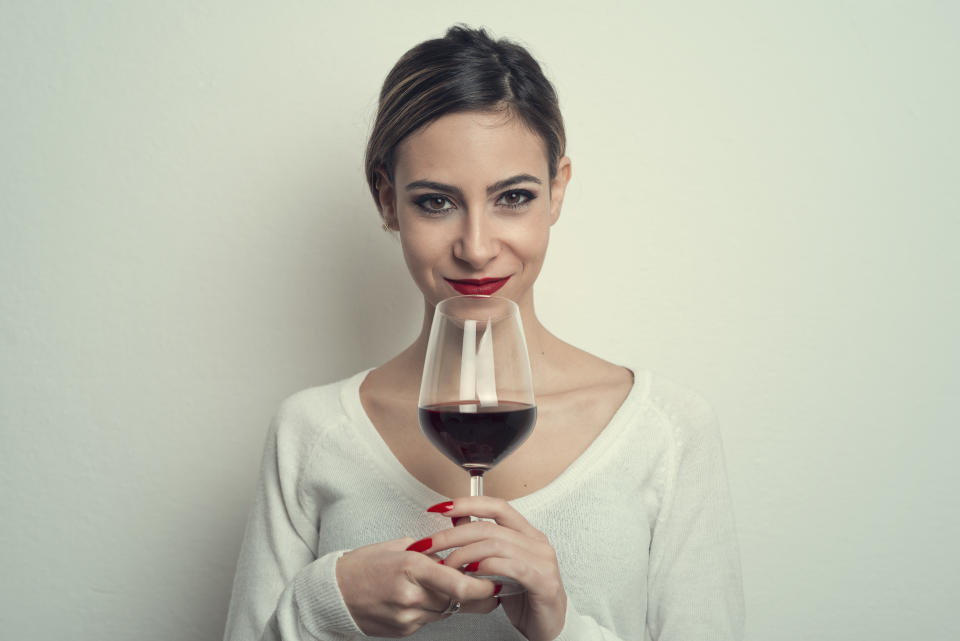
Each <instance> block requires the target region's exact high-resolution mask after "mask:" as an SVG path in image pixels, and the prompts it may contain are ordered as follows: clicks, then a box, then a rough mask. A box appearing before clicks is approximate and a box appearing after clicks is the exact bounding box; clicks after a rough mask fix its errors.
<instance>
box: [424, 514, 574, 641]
mask: <svg viewBox="0 0 960 641" xmlns="http://www.w3.org/2000/svg"><path fill="white" fill-rule="evenodd" d="M448 505H450V503H445V504H444V503H442V504H440V505H438V506H434V507H435V508H441V509H440V510H433V511H441V512H442V514H443V515H444V516H448V517H451V518H452V519H453V520H454V524H455V525H456V527H454V528H451V529H448V530H441V531H440V532H437V533H436V534H434V535H433V536H432V537H431V538H430V546H429V547H427V548H426V549H424V550H423V551H424V552H425V553H435V552H439V551H441V550H447V549H451V548H457V549H454V550H453V552H451V553H450V554H449V556H447V558H446V561H445V562H446V566H447V567H448V568H460V567H463V566H465V565H467V564H471V563H473V564H476V565H475V566H472V567H471V568H470V569H471V571H476V572H479V573H481V574H499V575H502V576H507V577H510V578H512V579H515V580H516V581H517V582H519V583H521V584H522V585H523V586H524V587H525V588H526V589H527V591H526V593H524V594H518V595H516V596H507V597H502V599H501V601H502V604H503V609H504V611H505V612H506V613H507V616H508V617H509V618H510V622H511V623H513V626H514V627H515V628H517V630H519V631H520V632H521V633H522V634H523V635H524V636H525V637H526V638H527V639H529V641H551V640H552V639H555V638H556V637H557V635H559V634H560V631H561V630H562V629H563V621H564V617H565V616H566V612H567V593H566V592H565V591H564V589H563V581H562V580H561V578H560V568H559V567H558V566H557V555H556V552H554V549H553V546H552V545H550V541H548V540H547V537H546V535H544V534H543V533H542V532H540V531H539V530H537V529H536V528H534V527H533V526H532V525H530V523H529V522H527V520H526V519H525V518H524V517H523V515H522V514H520V513H519V512H517V511H516V510H515V509H513V507H512V506H511V505H510V504H509V503H507V502H506V501H504V500H503V499H498V498H494V497H490V496H475V497H467V498H462V499H456V500H454V501H452V506H451V507H449V508H448V507H447V506H448ZM431 509H433V508H431ZM466 516H477V517H481V518H488V519H493V520H494V521H496V523H490V522H486V521H474V522H472V523H464V522H463V519H462V518H458V517H466ZM424 541H426V539H424Z"/></svg>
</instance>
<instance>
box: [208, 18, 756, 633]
mask: <svg viewBox="0 0 960 641" xmlns="http://www.w3.org/2000/svg"><path fill="white" fill-rule="evenodd" d="M366 170H367V179H368V182H369V185H370V189H371V193H372V194H373V196H374V199H375V202H376V204H377V207H378V208H379V210H380V214H381V216H382V219H383V224H384V226H385V228H386V229H389V230H393V231H394V232H397V233H398V234H399V237H400V242H401V245H402V248H403V254H404V258H405V260H406V263H407V266H408V268H409V270H410V274H411V276H412V277H413V279H414V281H415V282H416V284H417V286H418V287H419V288H420V290H421V292H422V293H423V299H424V321H423V327H422V330H421V332H420V335H419V336H418V337H417V339H416V340H415V341H414V342H413V344H412V345H410V346H409V347H408V348H407V349H406V350H404V351H403V352H401V353H400V354H399V355H398V356H396V357H395V358H394V359H393V360H391V361H389V362H388V363H386V364H384V365H381V366H380V367H378V368H376V369H374V370H372V371H367V372H361V373H360V374H357V375H356V376H353V377H351V378H349V379H346V380H344V381H340V382H338V383H334V384H331V385H327V386H324V387H320V388H315V389H310V390H306V391H304V392H301V393H299V394H297V395H294V396H293V397H291V398H290V399H288V400H287V401H286V402H285V403H284V404H283V406H282V407H281V409H280V412H279V413H278V415H277V417H276V419H275V420H274V423H273V425H272V427H271V430H270V433H269V437H268V442H267V446H266V451H265V455H264V459H263V468H262V477H261V483H260V487H259V490H258V495H257V500H256V504H255V506H254V508H253V511H252V513H251V516H250V520H249V523H248V526H247V531H246V536H245V539H244V543H243V549H242V552H241V557H240V561H239V564H238V568H237V578H236V582H235V585H234V593H233V598H232V600H231V604H230V614H229V618H228V622H227V632H226V639H228V640H229V641H238V640H241V639H260V638H263V639H287V640H290V639H346V638H354V637H362V636H364V635H367V636H372V637H398V636H407V635H411V634H414V635H415V638H418V639H444V640H450V639H521V638H526V639H529V640H531V641H549V640H552V639H576V640H578V641H583V640H588V639H617V638H622V639H648V638H649V639H659V640H667V639H683V640H684V641H690V640H692V639H710V640H711V641H717V640H722V639H737V638H740V637H741V635H742V618H743V614H742V610H743V605H742V589H741V585H740V570H739V559H738V552H737V545H736V540H735V537H734V530H733V521H732V516H731V512H730V505H729V499H728V494H727V487H726V479H725V475H724V469H723V460H722V451H721V448H720V443H719V438H718V435H717V432H716V429H715V427H714V424H713V421H712V418H711V413H710V411H709V408H708V407H707V406H706V404H705V403H704V402H703V401H702V400H701V399H699V397H697V396H696V395H694V394H692V393H691V392H689V391H687V390H685V389H683V388H681V387H678V386H676V385H673V384H671V383H668V382H666V381H663V380H662V379H660V378H658V377H655V376H653V375H651V374H649V373H644V372H641V371H640V370H636V369H634V370H630V369H627V368H624V367H621V366H618V365H614V364H611V363H608V362H606V361H603V360H601V359H599V358H597V357H595V356H592V355H590V354H588V353H586V352H584V351H582V350H579V349H577V348H575V347H573V346H571V345H568V344H567V343H564V342H563V341H561V340H560V339H558V338H557V337H555V336H553V335H552V334H551V333H550V332H549V331H547V330H546V329H545V328H544V326H543V325H542V324H541V323H540V321H539V319H538V318H537V315H536V313H535V311H534V305H533V284H534V281H535V280H536V278H537V275H538V273H539V271H540V268H541V266H542V264H543V259H544V256H545V253H546V249H547V244H548V239H549V233H550V228H551V226H552V225H553V224H554V223H556V222H557V219H558V217H559V215H560V210H561V205H562V203H563V196H564V191H565V189H566V186H567V183H568V181H569V180H570V160H569V159H568V158H567V157H566V156H565V155H564V130H563V123H562V119H561V116H560V112H559V108H558V106H557V99H556V95H555V93H554V90H553V88H552V86H551V85H550V83H549V82H548V81H547V80H546V79H545V78H544V76H543V74H542V73H541V71H540V68H539V66H538V65H537V63H536V62H535V61H534V60H533V58H532V57H530V55H529V54H528V53H527V52H526V50H524V49H523V48H522V47H519V46H518V45H515V44H512V43H510V42H507V41H502V40H501V41H494V40H492V39H490V38H489V37H488V36H487V34H486V33H484V32H483V31H473V30H468V29H463V28H453V29H451V30H450V31H449V32H448V33H447V35H446V37H445V38H442V39H437V40H431V41H427V42H424V43H422V44H420V45H418V46H417V47H415V48H414V49H412V50H410V51H409V52H408V53H407V54H405V55H404V56H403V58H401V60H400V61H399V62H398V63H397V65H396V66H395V67H394V69H393V70H392V71H391V72H390V74H389V75H388V77H387V79H386V81H385V83H384V86H383V90H382V92H381V98H380V109H379V113H378V115H377V120H376V124H375V125H374V131H373V133H372V135H371V138H370V142H369V145H368V149H367V158H366ZM493 291H496V294H497V295H498V296H503V297H507V298H510V299H512V300H514V301H515V302H516V303H517V304H518V306H519V308H520V310H521V316H522V320H523V326H524V330H525V333H526V339H527V345H528V348H529V352H530V358H531V367H532V370H533V375H534V387H535V395H536V399H537V409H538V419H537V426H536V429H535V430H534V431H533V434H532V435H531V436H530V438H529V439H528V440H527V441H526V442H525V443H524V444H523V445H522V446H521V447H520V448H519V449H518V450H517V451H515V452H514V453H513V454H511V455H510V456H509V457H508V458H507V459H505V460H504V462H502V463H501V464H500V465H499V466H498V467H497V468H496V469H494V470H493V471H491V472H490V473H489V474H488V475H487V478H486V492H487V494H488V495H489V496H486V497H475V498H471V497H463V496H462V494H463V489H464V475H463V472H462V470H461V469H459V468H458V467H456V466H455V465H453V464H451V463H450V462H449V461H448V460H447V459H446V458H445V457H444V456H443V455H441V454H440V453H439V452H438V451H437V450H436V449H435V448H434V447H433V446H432V445H431V444H430V443H429V442H428V441H427V440H426V437H425V436H424V435H423V434H422V432H421V430H420V428H419V425H418V422H417V412H416V405H417V400H418V391H419V382H420V376H421V372H422V368H423V362H424V355H425V347H426V343H427V338H428V336H429V329H430V325H431V320H432V317H433V310H434V306H435V305H436V304H437V303H438V302H439V301H441V300H443V299H445V298H448V297H450V296H455V295H457V294H462V293H471V292H481V293H492V292H493ZM449 497H455V498H452V499H451V498H449ZM493 497H499V498H493ZM508 500H509V502H508ZM469 516H475V517H481V518H486V519H493V521H494V522H490V521H486V522H483V521H478V522H470V519H469V518H467V517H469ZM452 525H455V526H456V527H451V526H452ZM439 553H443V554H447V553H449V556H447V557H446V559H445V562H444V563H439V562H438V561H439V559H440V555H439ZM471 572H479V573H481V574H483V573H487V574H498V575H503V576H508V577H511V578H513V579H516V580H517V581H519V582H520V583H522V584H523V585H524V586H525V588H526V592H525V593H524V594H522V595H519V596H508V597H503V598H498V597H497V592H498V591H499V587H500V586H498V585H497V584H495V583H493V582H491V581H489V580H486V579H481V578H476V577H474V576H472V575H471V574H470V573H471ZM454 614H456V616H453V615H454Z"/></svg>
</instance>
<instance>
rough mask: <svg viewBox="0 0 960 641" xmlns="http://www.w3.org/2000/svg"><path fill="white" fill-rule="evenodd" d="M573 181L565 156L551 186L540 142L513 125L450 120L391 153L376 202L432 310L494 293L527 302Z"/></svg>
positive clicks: (484, 118) (470, 115)
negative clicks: (389, 172) (462, 297)
mask: <svg viewBox="0 0 960 641" xmlns="http://www.w3.org/2000/svg"><path fill="white" fill-rule="evenodd" d="M569 178H570V161H569V160H568V159H567V158H563V159H562V160H561V161H560V163H559V167H558V171H557V175H556V177H555V178H554V179H553V181H551V180H550V172H549V167H548V162H547V156H546V151H545V149H544V145H543V141H542V140H541V139H540V137H539V136H538V135H537V134H535V133H533V132H531V131H530V130H528V129H527V128H526V127H525V126H524V125H523V124H522V123H521V122H519V121H518V120H517V119H516V118H512V117H508V116H506V115H504V114H502V113H482V112H465V113H455V114H449V115H446V116H443V117H441V118H439V119H437V120H436V121H434V122H433V123H431V124H430V125H428V126H426V127H424V128H423V129H421V130H419V131H417V132H415V133H413V134H411V135H410V136H409V137H408V138H406V139H405V140H404V141H403V142H402V143H401V144H400V145H399V146H398V147H397V149H396V153H395V168H394V181H393V184H392V185H388V184H386V183H387V181H386V180H383V181H382V183H383V184H384V186H383V187H382V188H381V190H380V192H379V193H380V203H381V207H382V210H383V216H384V219H385V220H386V222H387V224H388V225H389V226H390V227H392V228H393V229H396V230H398V231H399V232H400V241H401V244H402V246H403V255H404V258H405V259H406V262H407V267H408V268H409V270H410V273H411V275H412V276H413V279H414V281H416V283H417V286H418V287H419V288H420V290H421V291H422V292H423V295H424V297H425V298H426V300H427V301H428V302H429V303H430V304H432V305H436V304H437V303H438V302H440V301H441V300H443V299H444V298H449V297H450V296H456V295H458V294H493V293H496V294H497V295H498V296H504V297H507V298H510V299H512V300H514V301H516V302H517V303H527V302H530V301H532V286H533V282H534V281H535V280H536V278H537V275H538V274H539V273H540V268H541V266H542V265H543V260H544V256H545V255H546V251H547V241H548V239H549V236H550V226H551V225H553V223H555V222H556V220H557V218H558V217H559V215H560V206H561V204H562V201H563V193H564V189H565V187H566V184H567V181H568V180H569Z"/></svg>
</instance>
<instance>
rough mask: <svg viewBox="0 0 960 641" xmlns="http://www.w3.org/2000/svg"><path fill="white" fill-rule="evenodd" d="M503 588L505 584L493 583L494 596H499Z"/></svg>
mask: <svg viewBox="0 0 960 641" xmlns="http://www.w3.org/2000/svg"><path fill="white" fill-rule="evenodd" d="M502 589H503V586H502V585H500V584H499V583H494V584H493V596H497V595H498V594H500V590H502Z"/></svg>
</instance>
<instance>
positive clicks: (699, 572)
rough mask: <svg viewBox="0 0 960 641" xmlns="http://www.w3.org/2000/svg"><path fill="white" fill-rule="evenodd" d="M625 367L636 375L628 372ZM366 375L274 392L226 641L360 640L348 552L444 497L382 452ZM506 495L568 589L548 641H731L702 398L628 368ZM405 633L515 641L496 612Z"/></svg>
mask: <svg viewBox="0 0 960 641" xmlns="http://www.w3.org/2000/svg"><path fill="white" fill-rule="evenodd" d="M635 371H636V370H635ZM366 374H367V372H361V373H359V374H357V375H355V376H353V377H351V378H348V379H346V380H343V381H340V382H337V383H332V384H330V385H325V386H323V387H317V388H312V389H308V390H305V391H303V392H300V393H298V394H295V395H294V396H292V397H290V398H289V399H287V400H286V401H285V402H284V403H283V404H282V406H281V408H280V411H279V412H278V414H277V416H276V418H275V419H274V421H273V423H272V425H271V427H270V431H269V434H268V437H267V443H266V448H265V451H264V456H263V463H262V468H261V475H260V483H259V487H258V490H257V495H256V501H255V503H254V506H253V509H252V511H251V513H250V518H249V521H248V523H247V529H246V534H245V536H244V541H243V546H242V549H241V552H240V560H239V563H238V565H237V574H236V579H235V581H234V586H233V596H232V598H231V600H230V613H229V615H228V618H227V627H226V633H225V637H224V638H225V640H226V641H254V640H259V639H283V640H285V641H294V640H307V641H313V640H315V639H322V640H332V639H337V640H339V639H356V638H367V637H364V635H363V633H361V632H360V629H359V628H358V627H357V625H356V623H355V622H354V621H353V619H352V618H351V616H350V613H349V611H348V610H347V607H346V605H345V604H344V602H343V598H342V596H341V594H340V590H339V588H338V586H337V581H336V574H335V568H336V563H337V559H338V558H339V557H340V555H341V554H343V552H344V551H347V550H349V549H352V548H356V547H359V546H362V545H367V544H370V543H376V542H380V541H386V540H389V539H396V538H400V537H404V536H412V537H414V538H417V539H419V538H421V537H425V536H429V535H430V534H431V533H433V532H435V531H437V530H439V529H442V528H446V527H450V521H449V519H447V518H445V517H442V516H439V515H436V514H428V513H426V512H425V511H424V510H425V509H426V508H427V507H428V506H430V505H433V504H435V503H439V502H440V501H443V500H446V499H447V498H449V497H445V496H441V495H439V494H437V493H436V492H434V491H433V490H431V489H430V488H428V487H426V486H425V485H423V484H422V483H420V482H419V481H418V480H416V479H415V478H414V477H413V476H412V475H411V474H410V473H409V472H408V471H407V470H406V469H405V468H404V467H403V466H402V465H401V464H400V462H399V461H398V460H397V459H396V458H395V457H394V456H393V454H392V453H391V451H390V449H389V448H388V447H387V445H386V443H385V442H384V441H383V439H382V438H381V437H380V435H379V433H378V432H377V430H376V428H375V427H374V426H373V424H372V423H371V421H370V419H369V418H368V417H367V415H366V413H365V412H364V410H363V406H362V405H361V403H360V383H361V382H362V381H363V379H364V377H365V376H366ZM511 504H512V505H513V506H514V507H515V508H516V509H517V510H518V511H519V512H521V513H522V514H523V515H524V516H525V517H526V518H527V519H528V520H529V521H530V523H531V524H532V525H533V526H534V527H536V528H537V529H539V530H540V531H542V532H543V533H544V534H546V535H547V536H548V537H549V539H550V542H551V543H552V544H553V545H554V547H555V549H556V552H557V558H558V559H559V564H560V572H561V575H562V577H563V584H564V587H565V589H566V592H567V617H566V621H565V623H564V629H563V631H562V633H561V634H560V636H559V637H558V639H561V640H563V641H590V640H594V639H596V640H600V639H604V640H614V639H636V640H640V639H643V640H648V639H649V640H656V641H701V640H702V641H728V640H740V639H742V638H743V619H744V613H743V589H742V585H741V578H740V560H739V552H738V548H737V541H736V535H735V531H734V522H733V516H732V512H731V506H730V498H729V491H728V487H727V479H726V474H725V471H724V462H723V451H722V447H721V443H720V437H719V434H718V431H717V428H716V424H715V421H714V419H713V414H712V412H711V410H710V407H709V405H707V403H705V402H704V401H703V400H702V399H701V398H700V397H699V396H697V395H696V394H694V393H692V392H691V391H689V390H687V389H685V388H683V387H680V386H678V385H676V384H673V383H670V382H668V381H666V380H664V379H662V378H660V377H657V376H654V375H651V374H650V373H640V372H637V374H636V376H635V383H634V386H633V389H632V390H631V391H630V393H629V395H628V396H627V399H626V400H625V401H624V403H623V405H622V406H621V407H620V409H619V410H618V411H617V413H616V414H615V415H614V417H613V418H612V419H611V421H610V423H609V424H608V425H607V426H606V427H605V428H604V430H603V431H602V432H601V433H600V435H599V436H598V437H597V438H596V439H595V440H594V442H593V443H592V444H591V445H590V446H589V447H588V448H587V450H586V451H585V452H584V453H583V454H581V455H580V457H579V458H577V459H576V460H575V461H574V462H573V463H572V464H571V465H570V467H568V468H567V469H566V470H565V471H564V472H563V473H562V474H561V475H560V476H559V477H557V478H556V479H555V480H554V481H553V482H551V483H550V484H549V485H547V486H546V487H544V488H542V489H540V490H537V491H536V492H533V493H532V494H529V495H527V496H524V497H521V498H519V499H516V500H514V501H511ZM409 638H411V639H418V640H420V639H423V640H438V641H439V640H443V641H456V640H460V639H463V640H466V639H471V640H474V641H476V640H480V639H488V640H491V641H493V640H500V639H523V636H522V635H521V634H520V633H519V632H517V631H516V629H514V628H513V626H511V625H510V622H509V620H508V619H507V618H506V616H505V615H504V613H503V610H502V609H500V608H498V609H496V610H494V611H493V612H492V613H490V614H486V615H481V614H458V615H456V616H452V617H448V618H447V619H445V620H442V621H439V622H436V623H432V624H429V625H427V626H424V627H423V628H421V629H420V630H419V631H418V632H417V633H416V634H414V635H413V636H411V637H409Z"/></svg>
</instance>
